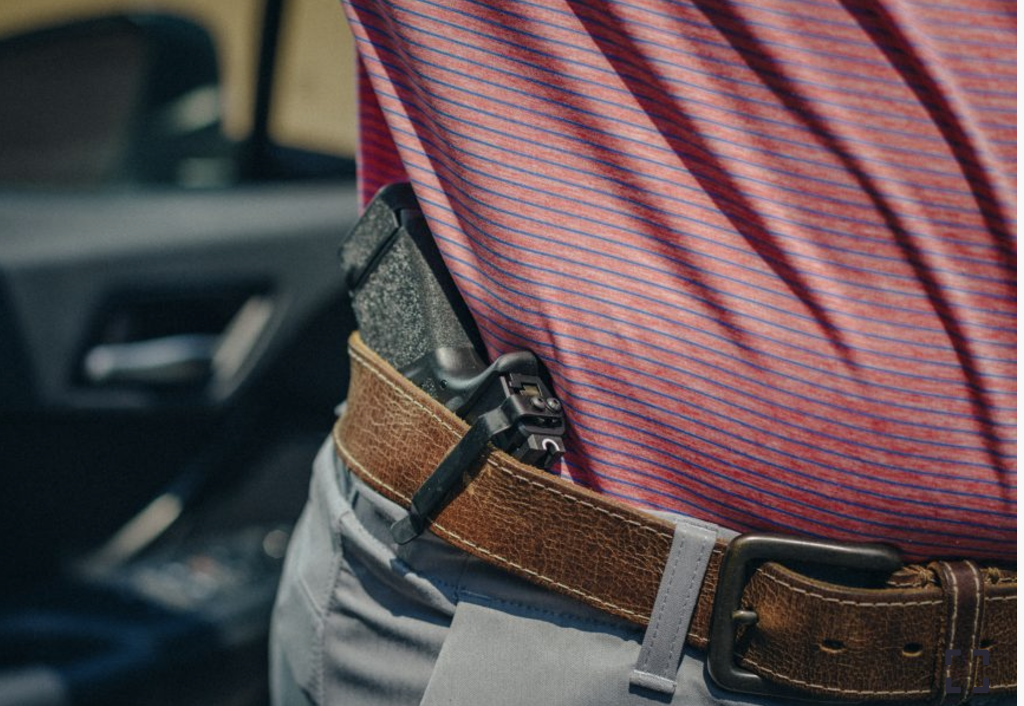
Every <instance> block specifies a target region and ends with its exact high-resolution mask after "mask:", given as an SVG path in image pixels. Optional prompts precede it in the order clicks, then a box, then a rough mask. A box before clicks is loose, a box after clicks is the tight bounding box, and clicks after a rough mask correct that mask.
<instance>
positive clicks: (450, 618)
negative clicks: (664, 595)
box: [271, 443, 781, 706]
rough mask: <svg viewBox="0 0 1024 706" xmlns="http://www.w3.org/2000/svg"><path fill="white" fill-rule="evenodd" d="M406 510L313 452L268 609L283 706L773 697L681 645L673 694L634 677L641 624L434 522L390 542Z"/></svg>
mask: <svg viewBox="0 0 1024 706" xmlns="http://www.w3.org/2000/svg"><path fill="white" fill-rule="evenodd" d="M402 515H403V511H402V510H401V508H399V507H398V506H397V505H395V504H393V503H391V502H390V501H388V500H387V499H385V498H383V497H381V496H380V495H379V494H377V493H376V492H374V491H373V490H371V489H369V488H368V487H367V486H365V485H364V484H363V483H361V482H360V481H359V480H358V479H356V478H354V477H353V476H352V475H351V474H349V473H348V472H347V471H346V470H345V469H344V468H343V466H342V464H341V463H340V461H338V459H337V457H336V455H335V453H334V450H333V447H332V445H331V444H330V443H327V444H326V445H325V446H324V447H323V448H322V449H321V451H320V454H319V455H318V457H317V460H316V463H315V467H314V472H313V480H312V486H311V490H310V499H309V502H308V504H307V506H306V509H305V511H304V512H303V514H302V517H301V519H300V520H299V523H298V525H297V527H296V530H295V535H294V537H293V539H292V543H291V547H290V549H289V555H288V560H287V562H286V565H285V574H284V577H283V579H282V583H281V588H280V590H279V593H278V598H277V605H276V607H275V611H274V620H273V626H272V636H271V642H272V644H271V680H272V696H273V699H274V703H275V704H276V705H277V706H286V705H288V706H291V705H292V704H302V705H308V704H310V703H313V704H332V705H334V704H338V705H344V706H392V705H395V706H397V705H399V704H403V705H404V704H409V705H410V706H411V705H414V704H424V705H426V706H438V705H440V704H445V705H447V706H463V705H465V706H503V705H509V706H511V705H516V706H519V705H521V704H530V705H531V706H532V705H537V704H539V705H546V704H558V705H565V706H572V705H575V704H579V705H580V706H584V705H585V706H599V705H601V704H609V705H615V706H620V705H628V704H643V705H644V706H650V705H651V704H656V703H671V704H678V705H683V704H685V705H687V706H696V705H699V704H715V705H717V706H723V705H727V704H778V703H781V702H778V701H770V700H767V699H760V698H756V697H746V696H743V695H739V694H733V693H726V692H723V691H721V690H720V689H718V688H717V687H716V686H715V685H714V684H713V683H712V682H710V681H709V679H708V677H707V675H706V673H705V670H704V661H703V655H701V654H700V653H698V652H691V651H689V650H688V651H687V652H686V653H685V655H684V657H683V660H682V667H681V669H680V671H679V674H678V682H677V684H678V686H677V688H676V692H675V695H674V697H669V696H667V695H662V694H657V693H654V692H651V691H648V690H646V689H644V688H641V687H632V686H631V685H630V674H631V672H632V670H633V667H634V666H635V664H636V662H637V657H638V655H639V652H640V645H641V641H642V640H643V631H642V630H640V629H639V628H637V627H635V626H633V625H631V624H629V623H626V622H624V621H621V620H618V619H616V618H614V617H611V616H609V615H606V614H604V613H601V612H599V611H596V610H594V609H591V608H589V607H587V606H585V605H583V604H581V603H578V602H576V601H573V600H571V599H569V598H565V597H562V596H560V595H556V594H554V593H551V592H549V591H546V590H543V589H540V588H537V587H535V586H533V585H531V584H528V583H526V582H524V581H521V580H519V579H517V578H515V577H512V576H510V575H509V574H507V573H504V572H502V571H500V570H498V569H496V568H493V567H491V566H489V565H487V564H485V563H483V562H480V561H478V560H476V559H474V558H472V557H470V556H468V555H467V554H465V553H464V552H461V551H459V550H457V549H454V548H452V547H450V546H449V545H447V544H445V543H444V542H442V541H441V540H439V539H437V538H436V537H434V536H433V535H432V534H430V533H426V534H424V535H423V536H422V537H420V538H419V539H417V540H416V541H414V542H412V543H410V544H408V545H405V546H396V545H395V544H394V542H393V541H392V540H391V537H390V534H389V531H388V528H389V526H390V524H391V523H392V522H393V521H394V520H396V519H398V518H399V517H401V516H402Z"/></svg>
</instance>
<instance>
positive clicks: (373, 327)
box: [339, 183, 565, 469]
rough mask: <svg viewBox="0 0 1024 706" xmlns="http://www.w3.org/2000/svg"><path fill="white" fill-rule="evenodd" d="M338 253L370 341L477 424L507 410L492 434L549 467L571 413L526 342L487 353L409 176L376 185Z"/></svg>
mask: <svg viewBox="0 0 1024 706" xmlns="http://www.w3.org/2000/svg"><path fill="white" fill-rule="evenodd" d="M339 257H340V259H341V263H342V268H343V270H344V272H345V278H346V283H347V285H348V290H349V294H350V296H351V300H352V307H353V310H354V312H355V317H356V321H357V323H358V325H359V331H360V335H361V336H362V337H363V341H364V342H365V343H366V344H367V345H368V346H369V347H370V348H372V349H373V350H374V351H376V352H377V353H378V354H379V355H380V356H381V357H382V358H384V360H386V361H387V362H388V363H390V364H391V365H392V366H393V367H395V368H396V369H397V370H398V371H399V372H401V373H402V374H403V375H404V376H405V377H407V378H408V379H410V380H411V381H412V382H414V383H415V384H416V385H418V386H419V387H420V388H422V389H423V390H424V391H426V392H427V393H428V394H430V395H431V396H432V397H433V398H434V399H436V400H438V401H440V402H441V403H442V404H444V405H445V406H446V407H448V408H449V409H451V410H452V411H453V412H455V413H456V414H457V415H459V416H460V417H462V418H463V419H465V420H466V421H467V422H468V423H469V424H470V425H473V424H475V423H477V421H478V420H481V419H482V418H483V417H484V416H485V415H486V414H488V413H489V412H493V411H495V410H504V411H503V412H502V414H504V415H505V417H506V418H505V420H504V421H505V422H507V424H505V423H504V422H503V423H502V424H500V425H496V426H494V425H492V428H491V430H492V431H493V432H494V433H493V434H492V435H491V436H490V437H489V439H488V441H490V442H492V443H494V445H495V446H497V447H498V448H501V449H502V450H504V451H507V452H508V453H510V454H512V455H513V456H514V457H516V458H518V459H519V460H521V461H523V462H525V463H528V464H530V465H533V466H536V467H538V468H543V469H548V468H550V467H551V465H552V464H553V463H554V462H555V461H556V460H557V459H558V458H559V457H561V456H562V454H563V453H564V452H565V446H564V442H563V436H564V434H565V418H564V415H563V411H562V405H561V403H560V402H559V400H558V399H557V398H556V397H555V396H554V395H553V394H552V393H551V384H550V379H549V377H548V375H547V372H546V371H545V370H544V368H543V366H542V364H541V362H540V360H539V359H538V358H537V357H536V356H535V355H533V354H532V353H530V352H528V351H514V352H511V353H506V354H504V355H502V356H499V357H498V358H497V359H495V360H494V361H493V362H488V360H487V353H486V349H485V347H484V345H483V341H482V339H481V337H480V332H479V330H478V329H477V326H476V324H475V323H474V321H473V317H472V315H471V314H470V312H469V308H468V307H467V306H466V303H465V301H464V300H463V299H462V297H461V295H460V294H459V291H458V289H457V288H456V286H455V282H454V280H453V279H452V276H451V274H450V273H449V271H448V269H447V267H446V266H445V263H444V259H443V258H442V257H441V253H440V251H439V250H438V249H437V246H436V244H435V242H434V237H433V235H432V234H431V232H430V229H429V227H428V225H427V221H426V219H425V218H424V216H423V213H422V212H421V211H420V208H419V204H418V202H417V200H416V195H415V194H414V193H413V190H412V187H411V185H410V184H407V183H401V184H392V185H389V186H386V187H384V188H383V189H381V190H380V191H379V192H378V193H377V195H376V196H375V197H374V198H373V200H372V201H371V202H370V204H369V205H368V206H367V208H366V210H365V211H364V213H363V215H362V217H361V218H360V220H359V221H358V223H356V225H355V227H354V228H353V229H352V231H351V232H350V233H349V234H348V236H347V237H346V238H345V239H344V241H343V242H342V244H341V247H340V249H339ZM499 416H500V415H499ZM491 419H492V422H493V415H492V417H491ZM502 426H507V427H508V428H507V429H501V430H498V429H499V427H502ZM496 430H497V431H496Z"/></svg>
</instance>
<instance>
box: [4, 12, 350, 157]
mask: <svg viewBox="0 0 1024 706" xmlns="http://www.w3.org/2000/svg"><path fill="white" fill-rule="evenodd" d="M262 7H263V2H262V1H261V0H17V1H11V0H8V1H7V2H0V36H8V35H12V34H18V33H21V32H25V31H28V30H31V29H33V28H38V27H43V26H46V25H50V24H57V23H61V22H64V21H68V20H71V19H80V18H87V17H95V16H99V15H104V14H109V13H112V12H164V13H170V14H175V15H179V16H181V17H185V18H188V19H192V20H195V21H196V22H198V23H200V24H202V25H203V26H205V27H207V29H208V30H209V31H210V33H211V35H212V36H213V37H214V41H215V42H216V44H217V51H218V55H219V58H220V64H221V77H222V83H223V86H222V101H223V106H222V107H223V115H224V125H225V130H226V132H227V133H228V135H229V136H231V137H232V138H235V139H240V138H242V137H245V136H246V135H247V134H248V132H249V130H250V129H251V126H252V102H253V90H254V85H255V71H256V61H257V57H258V53H259V30H260V22H261V11H262ZM282 32H283V34H282V43H281V47H280V50H281V51H280V52H279V63H278V74H277V76H276V77H275V89H276V91H277V93H276V94H275V110H274V112H273V113H272V115H271V123H270V129H271V134H272V136H273V137H274V138H275V139H276V140H278V141H280V142H282V143H284V144H288V145H292V146H296V147H305V148H307V149H313V150H317V151H324V152H331V153H335V154H353V153H354V151H355V142H356V127H355V122H356V121H355V90H354V76H355V69H354V58H353V57H354V55H353V47H352V40H351V37H350V35H349V33H348V28H347V26H346V24H345V17H344V13H343V12H342V10H341V7H340V5H339V4H338V2H336V0H288V1H287V2H286V11H285V18H284V25H283V28H282Z"/></svg>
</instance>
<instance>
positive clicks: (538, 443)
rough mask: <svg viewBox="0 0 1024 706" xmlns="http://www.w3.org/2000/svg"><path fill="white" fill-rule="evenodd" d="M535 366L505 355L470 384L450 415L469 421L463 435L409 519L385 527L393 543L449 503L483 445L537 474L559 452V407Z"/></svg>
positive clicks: (522, 355) (530, 358) (528, 358)
mask: <svg viewBox="0 0 1024 706" xmlns="http://www.w3.org/2000/svg"><path fill="white" fill-rule="evenodd" d="M539 366H540V364H539V362H538V361H537V359H536V357H535V356H534V355H533V354H532V353H527V352H525V351H518V352H515V353H508V354H506V355H503V356H500V357H499V358H497V359H496V360H495V361H494V362H493V363H492V364H491V365H490V366H489V367H488V368H487V370H485V371H484V372H483V373H481V375H480V376H479V377H478V378H477V379H476V384H474V386H473V390H472V391H470V392H469V393H468V394H466V395H465V398H464V399H465V402H464V403H463V404H462V405H461V406H459V408H458V409H457V410H456V411H457V413H459V414H460V416H462V417H464V418H465V419H466V421H468V422H470V428H469V431H468V432H467V433H466V435H465V436H464V437H462V439H460V440H459V442H458V443H457V444H456V445H455V446H454V447H453V448H452V450H451V451H449V452H448V455H447V456H445V457H444V459H443V460H442V461H441V463H440V464H439V465H438V467H437V468H436V469H435V470H434V472H433V473H432V474H431V475H430V477H429V478H427V480H426V481H424V483H423V485H421V486H420V488H419V489H418V490H417V491H416V493H415V494H414V495H413V497H412V505H411V508H410V510H409V514H408V515H407V516H406V517H404V518H403V519H401V520H399V521H398V522H396V523H395V524H394V525H392V526H391V535H392V536H393V537H394V539H395V541H396V542H398V543H399V544H406V543H408V542H411V541H412V540H413V539H415V538H416V537H418V536H419V535H421V534H422V533H423V531H424V530H425V529H426V528H427V526H428V525H429V524H430V518H431V516H433V515H435V514H436V513H437V512H439V511H440V510H442V509H443V508H444V506H445V505H447V504H448V503H449V502H450V501H451V499H452V497H453V496H454V495H455V491H456V490H457V488H458V487H459V485H460V484H461V483H462V482H463V478H464V477H465V476H466V475H467V474H468V473H469V472H470V471H472V470H473V468H474V467H475V466H476V463H477V461H479V459H480V458H481V457H482V456H483V455H484V453H485V452H486V451H487V445H488V443H492V442H493V444H494V445H495V446H496V447H497V448H499V449H501V450H502V451H506V452H507V453H509V454H510V455H512V456H513V457H514V458H517V459H519V460H520V461H522V462H523V463H527V464H530V465H532V466H536V467H538V468H543V469H548V468H550V467H551V466H552V465H553V464H554V462H555V461H557V460H558V459H559V458H560V457H561V456H562V454H564V453H565V444H564V442H563V441H562V435H563V434H564V433H565V417H564V414H563V412H562V404H561V402H559V400H558V399H557V398H556V397H554V396H553V395H552V394H551V391H550V390H549V389H548V386H547V384H545V382H544V380H543V379H542V377H541V375H540V372H539Z"/></svg>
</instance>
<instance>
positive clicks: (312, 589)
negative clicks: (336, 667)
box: [270, 443, 351, 706]
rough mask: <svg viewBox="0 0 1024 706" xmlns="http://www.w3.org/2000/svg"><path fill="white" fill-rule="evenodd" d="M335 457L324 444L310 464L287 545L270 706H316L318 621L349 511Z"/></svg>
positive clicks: (325, 604) (320, 665)
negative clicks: (307, 487) (309, 475)
mask: <svg viewBox="0 0 1024 706" xmlns="http://www.w3.org/2000/svg"><path fill="white" fill-rule="evenodd" d="M334 459H335V454H334V449H333V446H331V444H330V443H328V444H325V445H324V446H323V447H322V448H321V449H320V453H319V454H318V455H317V458H316V460H315V461H314V464H313V477H312V481H311V484H310V497H309V500H308V501H307V503H306V507H305V508H304V509H303V511H302V515H301V516H300V517H299V520H298V522H297V523H296V525H295V529H294V531H293V533H292V539H291V542H290V543H289V546H288V555H287V558H286V559H285V564H284V571H283V573H282V576H281V583H280V585H279V587H278V592H277V599H276V601H275V604H274V614H273V617H272V620H271V638H270V641H271V649H270V654H271V693H272V697H273V702H274V704H275V705H276V706H285V705H288V706H290V705H291V704H294V703H304V702H303V701H302V700H301V699H299V696H298V695H299V694H305V698H306V702H305V703H308V702H309V701H313V702H317V703H319V702H320V696H321V691H322V687H321V683H322V678H321V677H322V672H323V650H322V644H323V623H324V616H325V614H326V612H327V609H328V605H329V603H330V600H331V589H332V587H333V585H334V582H335V577H336V576H337V575H338V572H339V570H340V567H341V565H342V563H343V554H342V542H341V539H340V535H339V532H338V527H339V525H340V524H341V521H342V518H343V517H344V516H345V515H347V514H348V513H350V512H351V507H350V506H349V505H348V503H347V502H346V500H345V499H344V498H343V497H342V495H341V493H340V492H339V490H338V487H337V483H336V482H335V481H334V476H335V472H336V469H335V466H334V463H335V460H334Z"/></svg>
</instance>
